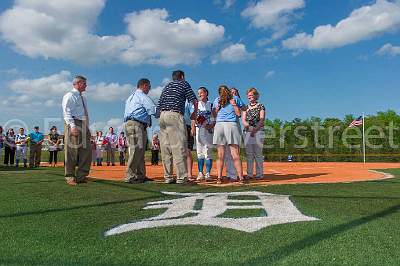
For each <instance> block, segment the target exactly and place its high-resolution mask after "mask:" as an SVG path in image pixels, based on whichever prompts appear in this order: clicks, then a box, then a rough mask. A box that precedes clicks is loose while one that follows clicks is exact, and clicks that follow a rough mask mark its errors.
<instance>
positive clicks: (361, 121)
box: [349, 116, 363, 127]
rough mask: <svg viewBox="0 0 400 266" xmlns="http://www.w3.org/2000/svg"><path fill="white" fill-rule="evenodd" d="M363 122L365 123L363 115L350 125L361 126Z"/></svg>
mask: <svg viewBox="0 0 400 266" xmlns="http://www.w3.org/2000/svg"><path fill="white" fill-rule="evenodd" d="M362 123H363V119H362V116H360V117H359V118H357V119H354V120H353V121H352V122H351V123H350V125H349V127H357V126H361V125H362Z"/></svg>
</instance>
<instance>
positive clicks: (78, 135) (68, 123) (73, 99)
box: [62, 76, 92, 186]
mask: <svg viewBox="0 0 400 266" xmlns="http://www.w3.org/2000/svg"><path fill="white" fill-rule="evenodd" d="M73 86H74V88H73V89H72V90H71V91H70V92H68V93H67V94H65V95H64V97H63V101H62V108H63V115H64V122H65V124H64V135H65V179H66V181H67V184H68V185H71V186H75V185H76V184H77V183H86V178H87V176H88V174H89V171H90V163H91V160H92V152H91V146H90V138H91V135H90V130H89V116H88V110H87V102H86V99H85V97H84V96H83V95H82V92H84V91H85V90H86V78H85V77H83V76H76V77H75V78H74V80H73ZM78 158H79V159H78ZM76 167H78V168H77V169H75V168H76Z"/></svg>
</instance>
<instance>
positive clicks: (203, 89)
mask: <svg viewBox="0 0 400 266" xmlns="http://www.w3.org/2000/svg"><path fill="white" fill-rule="evenodd" d="M199 90H202V91H204V92H205V93H206V95H207V97H206V99H207V101H208V90H207V88H206V87H200V88H198V89H197V91H199Z"/></svg>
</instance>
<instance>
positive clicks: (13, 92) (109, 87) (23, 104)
mask: <svg viewBox="0 0 400 266" xmlns="http://www.w3.org/2000/svg"><path fill="white" fill-rule="evenodd" d="M88 84H89V86H88V88H87V95H88V98H89V99H90V100H93V101H95V102H116V101H123V100H125V99H126V98H127V97H128V96H129V94H130V93H132V91H133V90H134V88H135V87H134V86H133V85H130V84H123V85H120V84H119V83H105V82H100V83H97V84H93V85H91V84H90V80H89V82H88ZM6 89H7V90H8V91H7V92H6V93H5V95H7V96H5V97H2V99H1V100H0V103H1V104H0V107H1V108H0V111H6V110H7V111H10V110H14V111H15V105H17V106H18V108H20V109H29V110H30V112H44V111H45V110H46V109H47V108H51V107H56V106H58V107H59V106H61V100H62V97H63V95H64V94H65V93H67V92H68V91H70V90H71V89H72V75H71V73H70V72H69V71H65V70H63V71H61V72H59V73H57V74H53V75H50V76H45V77H41V78H36V79H14V80H12V81H10V82H9V83H8V84H7V86H6Z"/></svg>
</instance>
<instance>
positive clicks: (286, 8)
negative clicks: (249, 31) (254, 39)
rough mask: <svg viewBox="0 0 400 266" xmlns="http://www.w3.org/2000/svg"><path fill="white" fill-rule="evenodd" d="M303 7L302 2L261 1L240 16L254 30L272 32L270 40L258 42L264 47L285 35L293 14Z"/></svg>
mask: <svg viewBox="0 0 400 266" xmlns="http://www.w3.org/2000/svg"><path fill="white" fill-rule="evenodd" d="M304 7H305V3H304V0H261V1H259V2H257V3H256V4H252V5H250V6H249V7H247V8H246V9H245V10H243V12H242V14H241V15H242V17H244V18H247V19H249V20H250V23H251V25H252V26H253V27H255V28H259V29H268V30H272V32H273V34H272V36H271V38H264V39H262V40H260V42H259V44H260V45H265V44H267V43H269V42H271V41H273V40H276V39H279V38H281V37H282V36H283V35H285V34H286V33H287V32H288V31H289V30H290V28H291V27H292V26H291V21H292V19H293V16H294V12H295V11H296V10H298V9H302V8H304Z"/></svg>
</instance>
